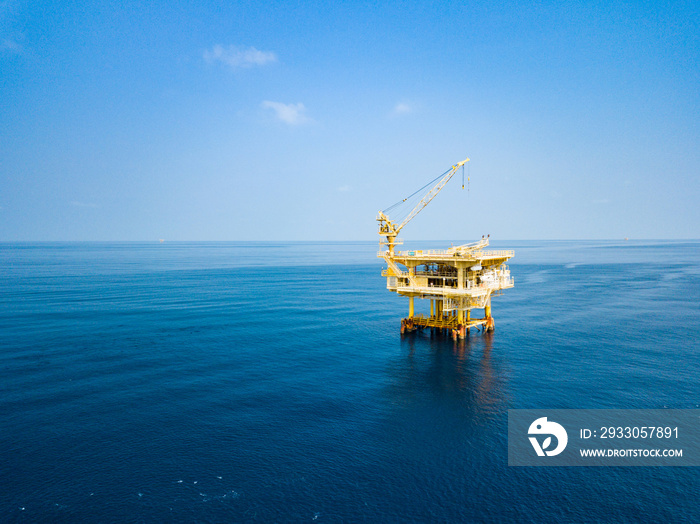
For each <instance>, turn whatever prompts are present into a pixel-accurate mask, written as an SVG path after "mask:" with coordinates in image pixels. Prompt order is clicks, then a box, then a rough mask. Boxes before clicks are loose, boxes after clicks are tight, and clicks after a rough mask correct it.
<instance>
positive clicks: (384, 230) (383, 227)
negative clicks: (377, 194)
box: [377, 158, 469, 253]
mask: <svg viewBox="0 0 700 524" xmlns="http://www.w3.org/2000/svg"><path fill="white" fill-rule="evenodd" d="M467 162H469V159H468V158H465V159H464V160H462V161H461V162H457V163H456V164H455V165H453V166H452V168H450V169H448V170H447V171H445V172H444V173H443V174H442V175H440V176H439V177H438V178H439V181H438V183H437V184H435V185H434V186H433V187H431V188H430V190H429V191H428V192H427V193H426V194H425V196H423V198H421V200H420V202H418V204H416V206H415V207H414V208H413V209H412V210H411V212H410V213H409V214H408V216H406V218H404V219H403V221H402V222H401V223H400V224H399V225H396V224H395V223H394V222H393V221H391V220H389V217H388V216H386V214H385V211H388V210H389V209H391V208H393V207H396V206H399V205H401V204H403V203H404V202H406V201H407V200H408V199H409V198H411V196H413V195H411V196H408V197H406V198H404V199H403V200H401V201H399V202H397V203H396V204H394V205H393V206H391V207H389V208H387V209H386V210H384V211H380V212H379V214H378V215H377V221H378V222H379V234H380V235H383V236H386V244H387V246H388V247H389V252H390V253H393V252H394V246H395V245H396V237H397V236H398V234H399V231H401V230H402V229H403V228H404V226H405V225H406V224H408V223H409V222H410V221H411V220H413V218H414V217H415V216H416V215H417V214H418V213H420V212H421V210H422V209H423V208H424V207H425V206H427V205H428V204H429V203H430V201H431V200H432V199H433V198H435V197H436V196H437V194H438V193H439V192H440V191H441V190H442V188H443V187H445V184H447V183H448V182H449V181H450V179H451V178H452V177H453V176H454V174H455V173H456V172H457V170H458V169H459V168H460V167H462V166H463V165H464V164H466V163H467ZM434 181H435V180H432V181H431V182H428V184H427V185H430V184H431V183H432V182H434ZM425 187H427V186H423V188H421V189H425ZM421 189H419V190H418V191H421ZM418 191H417V192H418ZM417 192H416V193H417ZM414 195H415V193H414Z"/></svg>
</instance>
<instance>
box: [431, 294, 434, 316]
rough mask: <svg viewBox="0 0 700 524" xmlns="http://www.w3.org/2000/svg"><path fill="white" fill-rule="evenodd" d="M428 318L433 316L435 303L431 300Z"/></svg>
mask: <svg viewBox="0 0 700 524" xmlns="http://www.w3.org/2000/svg"><path fill="white" fill-rule="evenodd" d="M430 316H431V317H434V316H435V301H434V300H433V299H432V298H431V299H430Z"/></svg>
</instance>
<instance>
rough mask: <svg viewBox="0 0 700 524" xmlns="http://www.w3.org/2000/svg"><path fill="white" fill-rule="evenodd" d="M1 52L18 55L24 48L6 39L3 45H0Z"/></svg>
mask: <svg viewBox="0 0 700 524" xmlns="http://www.w3.org/2000/svg"><path fill="white" fill-rule="evenodd" d="M0 50H2V51H5V52H7V53H13V54H16V55H18V54H20V53H21V52H22V46H21V45H20V44H18V43H17V42H15V41H14V40H11V39H9V38H5V39H3V41H2V43H0Z"/></svg>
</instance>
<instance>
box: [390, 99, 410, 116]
mask: <svg viewBox="0 0 700 524" xmlns="http://www.w3.org/2000/svg"><path fill="white" fill-rule="evenodd" d="M411 111H413V108H412V107H411V106H410V105H408V104H407V103H406V102H399V103H398V104H396V105H395V106H394V114H395V115H406V114H408V113H410V112H411Z"/></svg>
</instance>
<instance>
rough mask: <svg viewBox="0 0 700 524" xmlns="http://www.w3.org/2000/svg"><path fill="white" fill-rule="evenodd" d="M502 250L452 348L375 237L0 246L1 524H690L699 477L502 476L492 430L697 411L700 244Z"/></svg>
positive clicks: (499, 445) (694, 472)
mask: <svg viewBox="0 0 700 524" xmlns="http://www.w3.org/2000/svg"><path fill="white" fill-rule="evenodd" d="M492 245H493V247H496V248H508V247H510V248H514V249H515V251H516V256H515V258H514V259H513V260H512V261H511V264H510V265H511V270H512V274H513V276H514V278H515V287H514V288H513V289H511V290H508V291H506V292H505V293H504V295H503V296H502V297H498V298H495V299H494V301H493V314H494V317H495V319H496V331H495V332H494V333H493V334H481V333H473V334H472V335H471V336H470V337H469V339H468V340H466V341H464V342H461V343H460V342H457V343H455V342H453V341H452V340H451V339H449V338H446V337H436V336H433V337H431V336H430V334H429V333H427V332H426V333H423V334H416V335H411V336H405V337H401V336H400V335H399V320H400V318H401V317H402V316H405V314H406V310H407V303H406V299H402V298H401V297H397V296H396V295H395V294H392V293H390V292H388V291H387V290H386V289H385V284H386V283H385V279H383V278H382V277H381V276H380V270H381V268H382V265H381V260H378V259H377V258H376V251H377V244H376V243H372V242H366V243H320V242H319V243H283V242H277V243H263V242H259V243H169V242H165V243H4V244H0V269H1V272H0V285H1V286H2V287H1V289H2V294H1V295H0V464H1V465H2V481H1V487H2V489H0V519H1V520H2V521H8V522H38V521H52V522H77V521H89V522H176V521H177V522H181V521H183V522H359V521H372V522H410V521H422V522H428V521H429V522H433V521H439V522H493V521H495V522H503V521H518V522H527V521H530V522H542V521H562V522H608V521H614V522H620V521H650V522H652V521H653V522H697V521H700V503H699V501H700V470H699V469H698V468H692V467H688V468H681V467H636V468H610V467H607V468H605V467H602V468H516V467H509V466H508V465H507V425H506V424H507V410H508V409H514V408H560V409H561V408H571V409H574V408H613V409H614V408H698V407H699V406H700V376H699V374H698V371H700V370H699V367H700V351H699V347H698V340H700V242H697V241H689V242H661V241H658V242H657V241H648V242H642V241H637V242H632V241H630V242H610V241H609V242H602V241H601V242H511V243H501V244H500V245H499V244H492ZM407 247H409V248H410V247H411V246H410V245H409V246H407ZM415 247H419V248H431V247H436V248H439V247H444V246H442V245H440V244H439V243H435V245H430V243H416V244H415ZM423 307H425V306H423Z"/></svg>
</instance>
